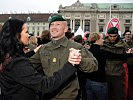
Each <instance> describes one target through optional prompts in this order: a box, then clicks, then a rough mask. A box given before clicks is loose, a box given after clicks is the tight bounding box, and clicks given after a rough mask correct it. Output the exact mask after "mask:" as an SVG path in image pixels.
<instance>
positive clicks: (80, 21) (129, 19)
mask: <svg viewBox="0 0 133 100" xmlns="http://www.w3.org/2000/svg"><path fill="white" fill-rule="evenodd" d="M58 13H60V14H62V15H63V16H64V17H65V18H66V19H67V22H68V26H69V27H70V28H71V30H72V31H73V32H76V31H77V29H78V27H79V26H81V28H82V30H83V31H84V32H85V31H89V32H103V33H104V32H105V31H106V26H107V24H108V22H109V20H110V19H111V18H118V19H119V21H120V30H121V33H123V32H124V31H125V30H126V29H130V30H131V31H133V3H116V4H113V3H112V4H109V3H81V2H80V1H79V0H77V2H75V3H74V4H72V5H70V6H65V7H63V6H62V5H60V6H59V10H58ZM49 16H51V14H49V13H29V14H0V24H3V23H4V22H5V21H6V20H7V19H10V18H18V19H23V20H25V21H26V22H27V25H28V31H29V33H30V34H33V35H35V36H39V35H40V34H41V33H42V31H43V30H45V29H49V24H48V18H49Z"/></svg>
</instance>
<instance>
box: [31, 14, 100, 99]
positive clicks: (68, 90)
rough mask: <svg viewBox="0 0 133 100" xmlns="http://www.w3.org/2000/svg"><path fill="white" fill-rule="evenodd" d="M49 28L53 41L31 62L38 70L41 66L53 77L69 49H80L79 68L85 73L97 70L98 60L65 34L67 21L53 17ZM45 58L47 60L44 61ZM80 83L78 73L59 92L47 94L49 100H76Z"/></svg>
mask: <svg viewBox="0 0 133 100" xmlns="http://www.w3.org/2000/svg"><path fill="white" fill-rule="evenodd" d="M49 28H50V34H51V41H50V42H49V43H47V44H46V45H45V46H43V47H42V48H40V50H39V52H37V53H36V54H35V55H34V56H33V57H31V59H30V61H31V63H32V64H33V65H34V67H35V68H36V67H37V66H41V65H42V68H43V71H44V72H45V74H46V75H47V76H51V75H53V73H54V72H55V71H58V70H59V69H60V68H61V66H62V65H64V64H65V63H66V61H67V59H68V56H69V49H70V48H74V49H78V50H79V51H80V53H81V56H82V60H81V63H80V64H79V68H80V70H82V71H85V72H92V71H96V70H97V65H98V63H97V60H96V59H95V57H94V56H93V55H92V53H90V52H89V51H87V50H86V49H85V48H84V47H83V46H82V45H81V44H79V43H76V42H74V41H72V40H68V39H67V37H66V36H65V33H66V32H67V30H68V26H67V21H66V19H65V18H64V17H63V16H62V15H59V14H55V15H52V16H51V17H50V18H49ZM44 58H45V59H44ZM78 89H79V83H78V77H77V73H75V74H74V75H73V78H72V79H70V80H69V81H68V82H66V83H65V84H63V85H62V87H61V88H59V89H58V91H54V92H53V93H51V94H46V95H45V96H47V100H75V99H76V96H77V94H78Z"/></svg>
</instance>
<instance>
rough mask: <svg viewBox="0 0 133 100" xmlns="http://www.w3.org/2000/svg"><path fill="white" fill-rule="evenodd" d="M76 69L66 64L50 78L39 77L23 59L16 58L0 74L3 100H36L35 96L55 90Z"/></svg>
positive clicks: (27, 61) (28, 62)
mask: <svg viewBox="0 0 133 100" xmlns="http://www.w3.org/2000/svg"><path fill="white" fill-rule="evenodd" d="M75 71H76V69H75V68H74V67H73V66H72V65H71V64H70V63H66V64H65V65H64V67H63V68H62V69H61V70H59V71H58V72H56V73H54V75H53V76H52V77H46V76H42V75H40V74H39V73H38V72H37V71H36V70H35V69H34V68H33V67H32V65H31V63H30V61H29V60H28V59H27V58H25V57H17V58H15V59H14V60H13V61H12V62H11V63H10V64H8V65H7V66H6V67H5V69H4V70H3V72H1V73H0V87H1V89H2V97H3V100H37V98H36V94H37V93H40V92H43V93H48V92H52V91H54V90H56V89H57V88H59V86H60V85H61V84H62V83H63V82H65V81H66V80H67V79H68V78H69V77H70V76H72V75H73V74H74V72H75Z"/></svg>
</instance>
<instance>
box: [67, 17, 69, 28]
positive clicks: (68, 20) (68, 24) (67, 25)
mask: <svg viewBox="0 0 133 100" xmlns="http://www.w3.org/2000/svg"><path fill="white" fill-rule="evenodd" d="M67 26H68V27H70V19H67Z"/></svg>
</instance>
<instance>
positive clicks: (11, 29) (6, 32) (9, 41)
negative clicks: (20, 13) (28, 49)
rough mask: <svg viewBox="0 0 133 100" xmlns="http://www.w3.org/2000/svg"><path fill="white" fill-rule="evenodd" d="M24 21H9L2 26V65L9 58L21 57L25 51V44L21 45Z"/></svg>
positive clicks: (0, 45)
mask: <svg viewBox="0 0 133 100" xmlns="http://www.w3.org/2000/svg"><path fill="white" fill-rule="evenodd" d="M24 23H25V22H24V21H22V20H18V19H9V20H7V21H6V22H5V23H4V25H3V26H2V29H1V32H0V63H3V62H4V61H5V59H6V58H7V55H8V57H13V56H17V55H20V53H22V51H23V49H22V48H23V44H22V43H20V33H21V31H22V27H23V25H24Z"/></svg>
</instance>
